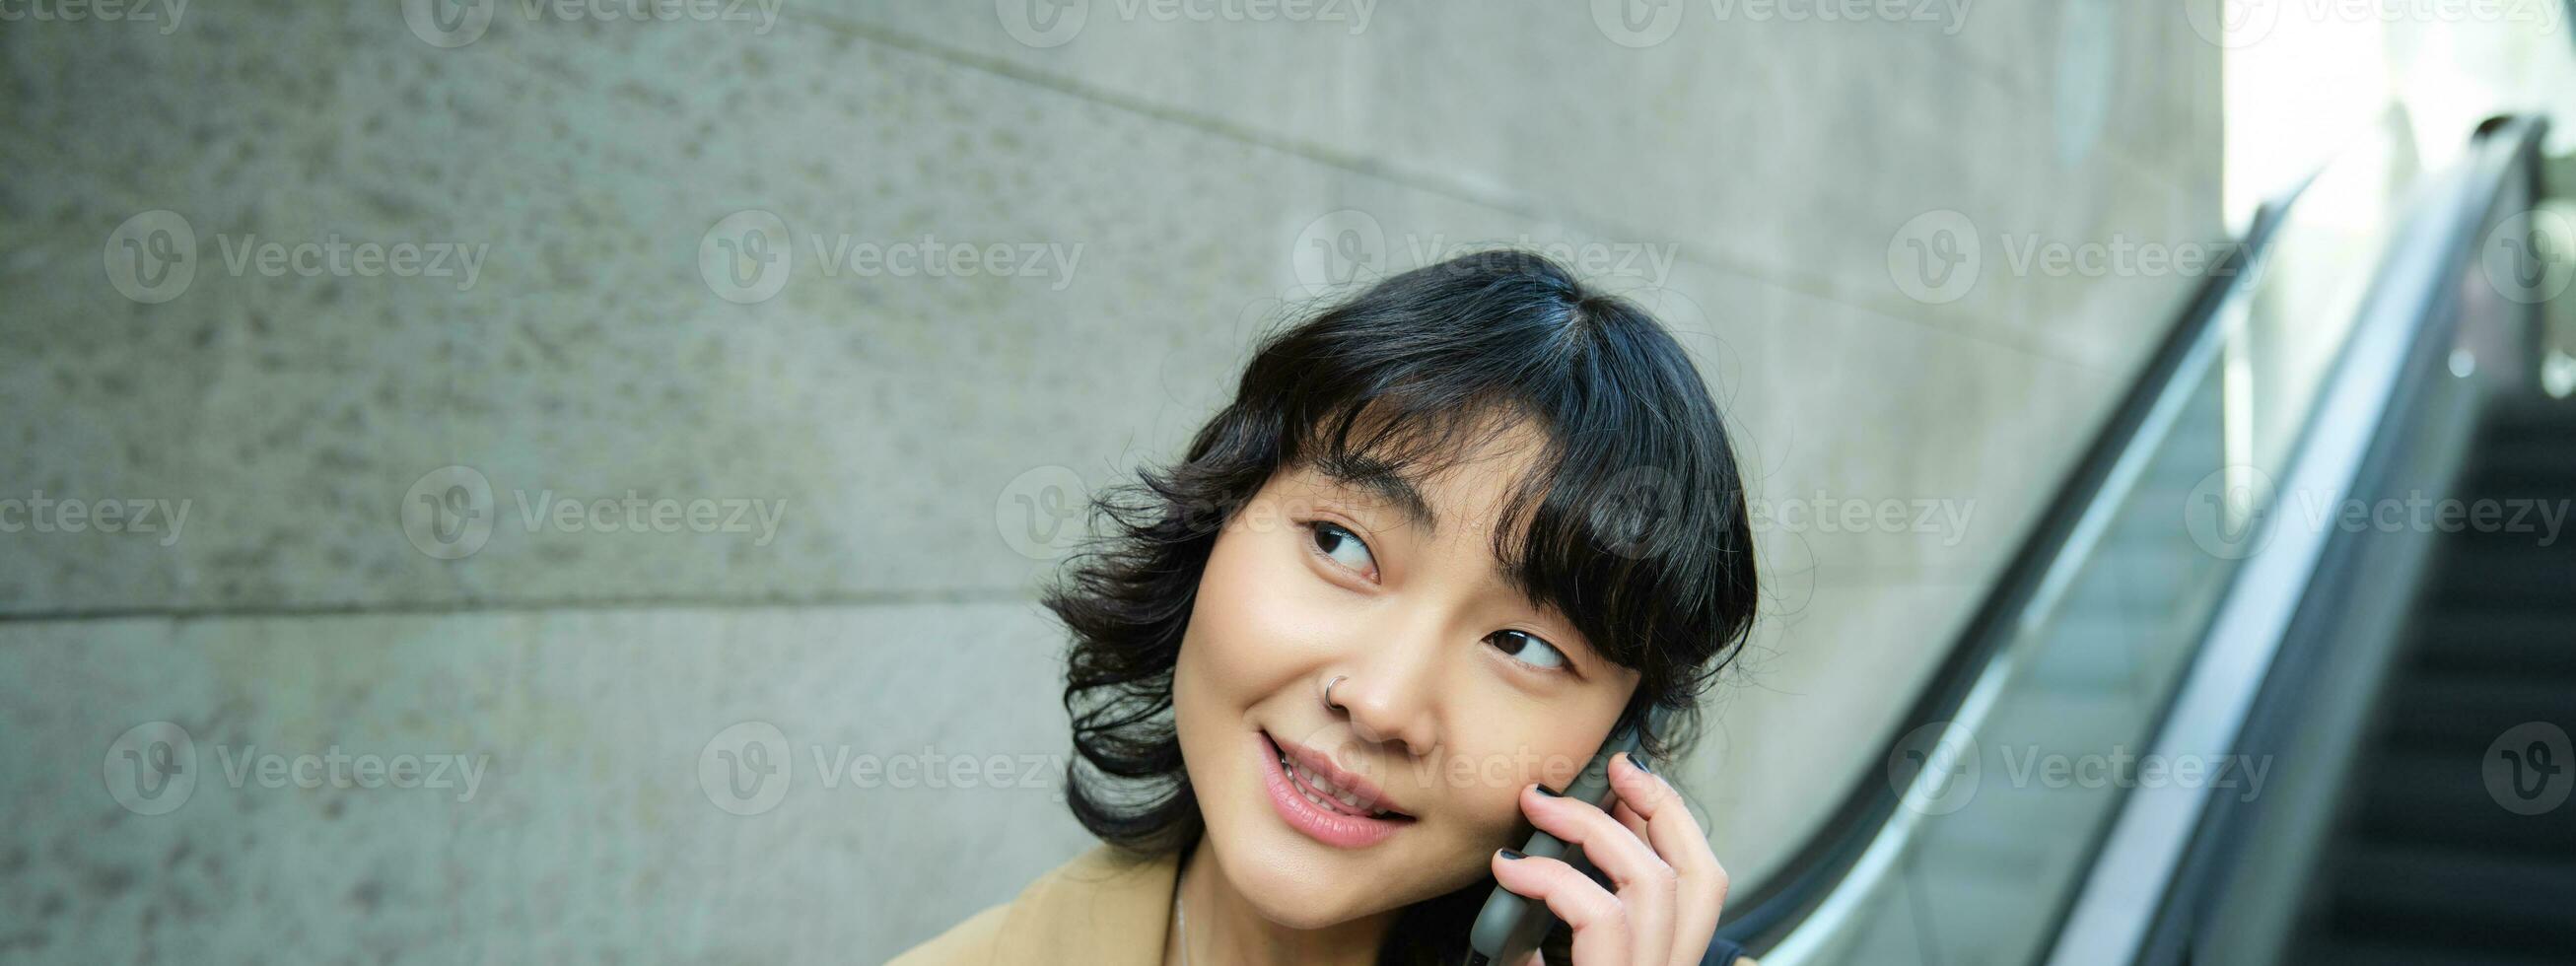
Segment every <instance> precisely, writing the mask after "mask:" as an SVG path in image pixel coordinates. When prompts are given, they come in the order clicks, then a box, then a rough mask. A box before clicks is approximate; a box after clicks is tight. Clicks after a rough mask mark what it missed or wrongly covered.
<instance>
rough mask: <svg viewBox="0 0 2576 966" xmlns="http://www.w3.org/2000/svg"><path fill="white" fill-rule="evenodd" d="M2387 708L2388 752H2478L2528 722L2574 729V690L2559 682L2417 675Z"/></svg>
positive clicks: (2475, 753) (2400, 689) (2402, 686)
mask: <svg viewBox="0 0 2576 966" xmlns="http://www.w3.org/2000/svg"><path fill="white" fill-rule="evenodd" d="M2397 688H2398V690H2397V692H2396V693H2395V694H2394V695H2392V696H2391V697H2392V700H2391V702H2390V705H2389V715H2390V719H2391V720H2390V723H2389V735H2388V744H2387V747H2388V748H2389V749H2392V750H2395V749H2402V750H2404V751H2408V752H2414V751H2425V752H2432V753H2435V754H2454V753H2465V754H2468V755H2470V756H2472V757H2474V756H2477V755H2480V754H2484V753H2485V751H2486V747H2487V745H2488V744H2489V743H2491V742H2493V741H2494V740H2495V739H2496V738H2497V737H2498V736H2500V735H2503V734H2504V733H2505V731H2507V730H2508V729H2511V728H2513V727H2514V726H2516V725H2520V724H2523V723H2525V722H2531V721H2548V722H2554V723H2557V724H2558V725H2559V726H2560V727H2562V728H2569V727H2576V689H2571V688H2569V687H2567V686H2566V685H2565V684H2564V683H2562V682H2557V681H2550V680H2545V679H2544V680H2535V679H2530V678H2506V677H2484V676H2475V677H2472V676H2442V677H2433V676H2419V677H2417V678H2415V679H2414V680H2411V681H2406V682H2402V683H2400V684H2399V685H2397Z"/></svg>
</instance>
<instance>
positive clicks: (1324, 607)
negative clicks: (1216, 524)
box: [1174, 524, 1331, 702]
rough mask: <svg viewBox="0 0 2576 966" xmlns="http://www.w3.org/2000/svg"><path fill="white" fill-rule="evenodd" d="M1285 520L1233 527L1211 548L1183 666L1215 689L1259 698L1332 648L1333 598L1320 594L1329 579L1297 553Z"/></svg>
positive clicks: (1185, 641) (1193, 608)
mask: <svg viewBox="0 0 2576 966" xmlns="http://www.w3.org/2000/svg"><path fill="white" fill-rule="evenodd" d="M1284 526H1285V524H1272V525H1271V529H1269V530H1266V531H1265V530H1249V529H1247V530H1228V531H1226V532H1225V533H1224V534H1223V535H1222V536H1220V537H1219V538H1218V539H1217V543H1216V547H1215V548H1214V549H1213V550H1212V551H1210V553H1209V554H1208V562H1207V567H1206V569H1205V570H1204V571H1203V572H1202V573H1201V574H1200V577H1199V586H1198V593H1197V595H1196V597H1195V598H1194V599H1193V600H1192V602H1191V607H1190V621H1189V627H1188V630H1187V631H1186V633H1185V635H1184V637H1183V644H1182V655H1181V665H1182V670H1183V671H1184V672H1188V673H1189V674H1190V676H1192V677H1196V678H1198V679H1199V683H1200V684H1201V685H1202V686H1205V687H1207V688H1208V689H1209V690H1211V691H1212V692H1225V693H1228V694H1231V695H1233V696H1236V697H1240V698H1243V699H1246V701H1247V702H1248V701H1249V700H1256V699H1258V697H1259V696H1260V695H1262V694H1265V693H1268V692H1270V691H1275V690H1278V689H1280V688H1281V687H1283V686H1285V685H1286V684H1287V683H1288V682H1289V681H1290V679H1292V678H1294V677H1295V676H1296V675H1297V674H1299V673H1300V672H1301V671H1302V670H1304V669H1306V668H1309V667H1311V666H1312V665H1313V664H1314V663H1315V662H1316V660H1317V659H1318V658H1320V657H1323V656H1325V655H1327V654H1328V653H1329V648H1328V646H1327V645H1326V644H1325V642H1326V641H1328V640H1330V639H1331V633H1330V621H1329V618H1328V616H1327V615H1328V613H1329V608H1330V606H1331V602H1330V601H1329V600H1322V599H1317V596H1316V593H1315V588H1316V585H1318V584H1321V583H1323V581H1321V580H1320V579H1319V578H1317V577H1316V576H1315V575H1314V574H1313V573H1311V572H1310V571H1309V570H1308V569H1307V567H1306V565H1305V563H1304V561H1301V560H1299V559H1297V557H1296V556H1295V554H1294V553H1293V552H1292V551H1293V550H1294V549H1295V548H1294V545H1293V544H1291V543H1289V542H1288V541H1289V539H1290V537H1291V536H1292V535H1291V534H1289V533H1286V532H1282V531H1281V529H1280V528H1282V527H1284ZM1174 686H1175V687H1176V688H1177V687H1179V682H1177V681H1176V682H1175V685H1174Z"/></svg>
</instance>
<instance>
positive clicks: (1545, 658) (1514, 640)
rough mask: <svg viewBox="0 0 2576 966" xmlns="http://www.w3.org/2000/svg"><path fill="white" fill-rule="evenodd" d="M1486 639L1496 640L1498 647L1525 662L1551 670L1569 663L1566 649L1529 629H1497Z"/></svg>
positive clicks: (1515, 658)
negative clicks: (1530, 631) (1540, 637)
mask: <svg viewBox="0 0 2576 966" xmlns="http://www.w3.org/2000/svg"><path fill="white" fill-rule="evenodd" d="M1485 639H1486V640H1489V641H1494V642H1496V643H1495V644H1494V646H1495V647H1496V648H1499V649H1501V651H1502V652H1503V653H1505V654H1509V655H1511V656H1512V658H1513V659H1514V660H1518V661H1520V662H1521V663H1524V664H1529V665H1532V666H1534V667H1540V668H1546V669H1549V670H1558V669H1562V668H1564V667H1565V666H1566V664H1567V661H1566V659H1565V652H1564V651H1560V650H1557V649H1556V645H1554V644H1550V643H1548V642H1546V641H1543V640H1540V639H1538V637H1537V636H1536V635H1533V634H1530V633H1529V632H1527V631H1510V630H1505V631H1495V632H1493V633H1492V634H1488V635H1486V636H1485Z"/></svg>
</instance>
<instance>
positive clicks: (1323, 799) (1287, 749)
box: [1257, 732, 1415, 849]
mask: <svg viewBox="0 0 2576 966" xmlns="http://www.w3.org/2000/svg"><path fill="white" fill-rule="evenodd" d="M1257 744H1258V745H1259V747H1260V750H1261V753H1262V760H1263V768H1262V772H1263V778H1264V784H1265V786H1266V787H1267V791H1268V792H1269V794H1270V804H1271V806H1272V807H1273V808H1275V809H1277V810H1278V812H1279V817H1280V818H1281V819H1282V820H1283V821H1285V822H1287V823H1288V825H1289V826H1291V827H1293V828H1295V829H1297V830H1298V831H1300V832H1303V833H1305V834H1306V835H1307V837H1309V838H1312V839H1314V840H1316V841H1319V842H1322V843H1324V844H1326V845H1331V846H1335V847H1338V848H1346V849H1356V848H1365V847H1367V846H1370V845H1375V844H1377V843H1378V842H1381V841H1384V840H1385V839H1386V837H1387V836H1390V835H1393V834H1395V833H1396V831H1397V830H1399V829H1402V828H1404V827H1405V826H1407V825H1410V824H1413V822H1414V821H1415V819H1414V817H1413V816H1411V815H1407V814H1405V813H1404V812H1402V811H1400V810H1398V809H1396V808H1395V807H1394V803H1393V802H1392V801H1390V800H1389V799H1388V798H1387V797H1386V793H1385V791H1384V790H1382V789H1380V788H1378V787H1377V786H1376V785H1374V784H1371V783H1370V782H1369V781H1368V779H1366V778H1362V777H1360V776H1359V775H1357V774H1355V773H1352V772H1350V771H1347V770H1345V769H1342V768H1339V767H1337V766H1335V765H1334V764H1333V763H1332V759H1330V758H1329V757H1326V756H1324V755H1323V754H1321V753H1319V752H1316V751H1315V750H1313V749H1311V748H1306V747H1303V746H1300V745H1293V744H1290V745H1283V744H1279V743H1278V742H1277V741H1276V739H1273V738H1271V737H1270V735H1269V734H1268V733H1267V732H1262V733H1258V734H1257Z"/></svg>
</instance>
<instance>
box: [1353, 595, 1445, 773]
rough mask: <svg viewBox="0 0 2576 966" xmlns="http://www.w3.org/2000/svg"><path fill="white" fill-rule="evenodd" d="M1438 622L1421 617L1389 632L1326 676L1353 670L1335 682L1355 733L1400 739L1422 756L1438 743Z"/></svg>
mask: <svg viewBox="0 0 2576 966" xmlns="http://www.w3.org/2000/svg"><path fill="white" fill-rule="evenodd" d="M1435 623H1436V622H1432V621H1427V620H1426V621H1421V622H1417V623H1416V624H1415V626H1414V627H1413V628H1412V629H1410V630H1408V631H1404V632H1399V633H1396V634H1393V635H1391V636H1383V637H1379V638H1377V639H1376V640H1375V641H1372V642H1370V643H1369V645H1368V646H1365V647H1363V648H1360V649H1358V650H1359V653H1357V654H1356V655H1355V656H1354V657H1353V658H1352V659H1351V660H1350V661H1347V662H1345V663H1344V665H1343V667H1342V668H1340V669H1338V670H1328V671H1326V672H1325V674H1324V680H1326V681H1330V680H1332V679H1333V677H1334V676H1335V675H1336V674H1348V675H1349V677H1348V678H1345V679H1344V680H1343V681H1342V682H1341V683H1340V684H1336V685H1334V686H1333V704H1334V705H1336V706H1338V707H1339V708H1341V709H1342V711H1343V714H1344V716H1345V717H1347V718H1349V719H1350V726H1351V733H1352V734H1355V735H1358V736H1359V737H1360V739H1361V740H1363V741H1367V742H1371V743H1374V744H1381V745H1384V744H1400V745H1402V747H1401V748H1400V749H1395V750H1399V751H1401V752H1403V753H1405V754H1407V755H1413V756H1418V755H1422V754H1424V753H1427V752H1429V751H1430V750H1431V749H1432V748H1434V747H1437V746H1438V741H1439V736H1438V733H1437V726H1436V725H1435V724H1434V722H1435V719H1436V717H1437V716H1436V715H1435V714H1434V713H1433V709H1434V708H1435V707H1437V705H1438V703H1439V702H1438V698H1437V695H1436V694H1435V693H1434V692H1435V691H1436V689H1437V686H1438V681H1439V667H1440V653H1441V648H1442V640H1441V637H1442V635H1441V632H1440V631H1439V630H1438V629H1437V628H1436V627H1435V626H1434V624H1435Z"/></svg>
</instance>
